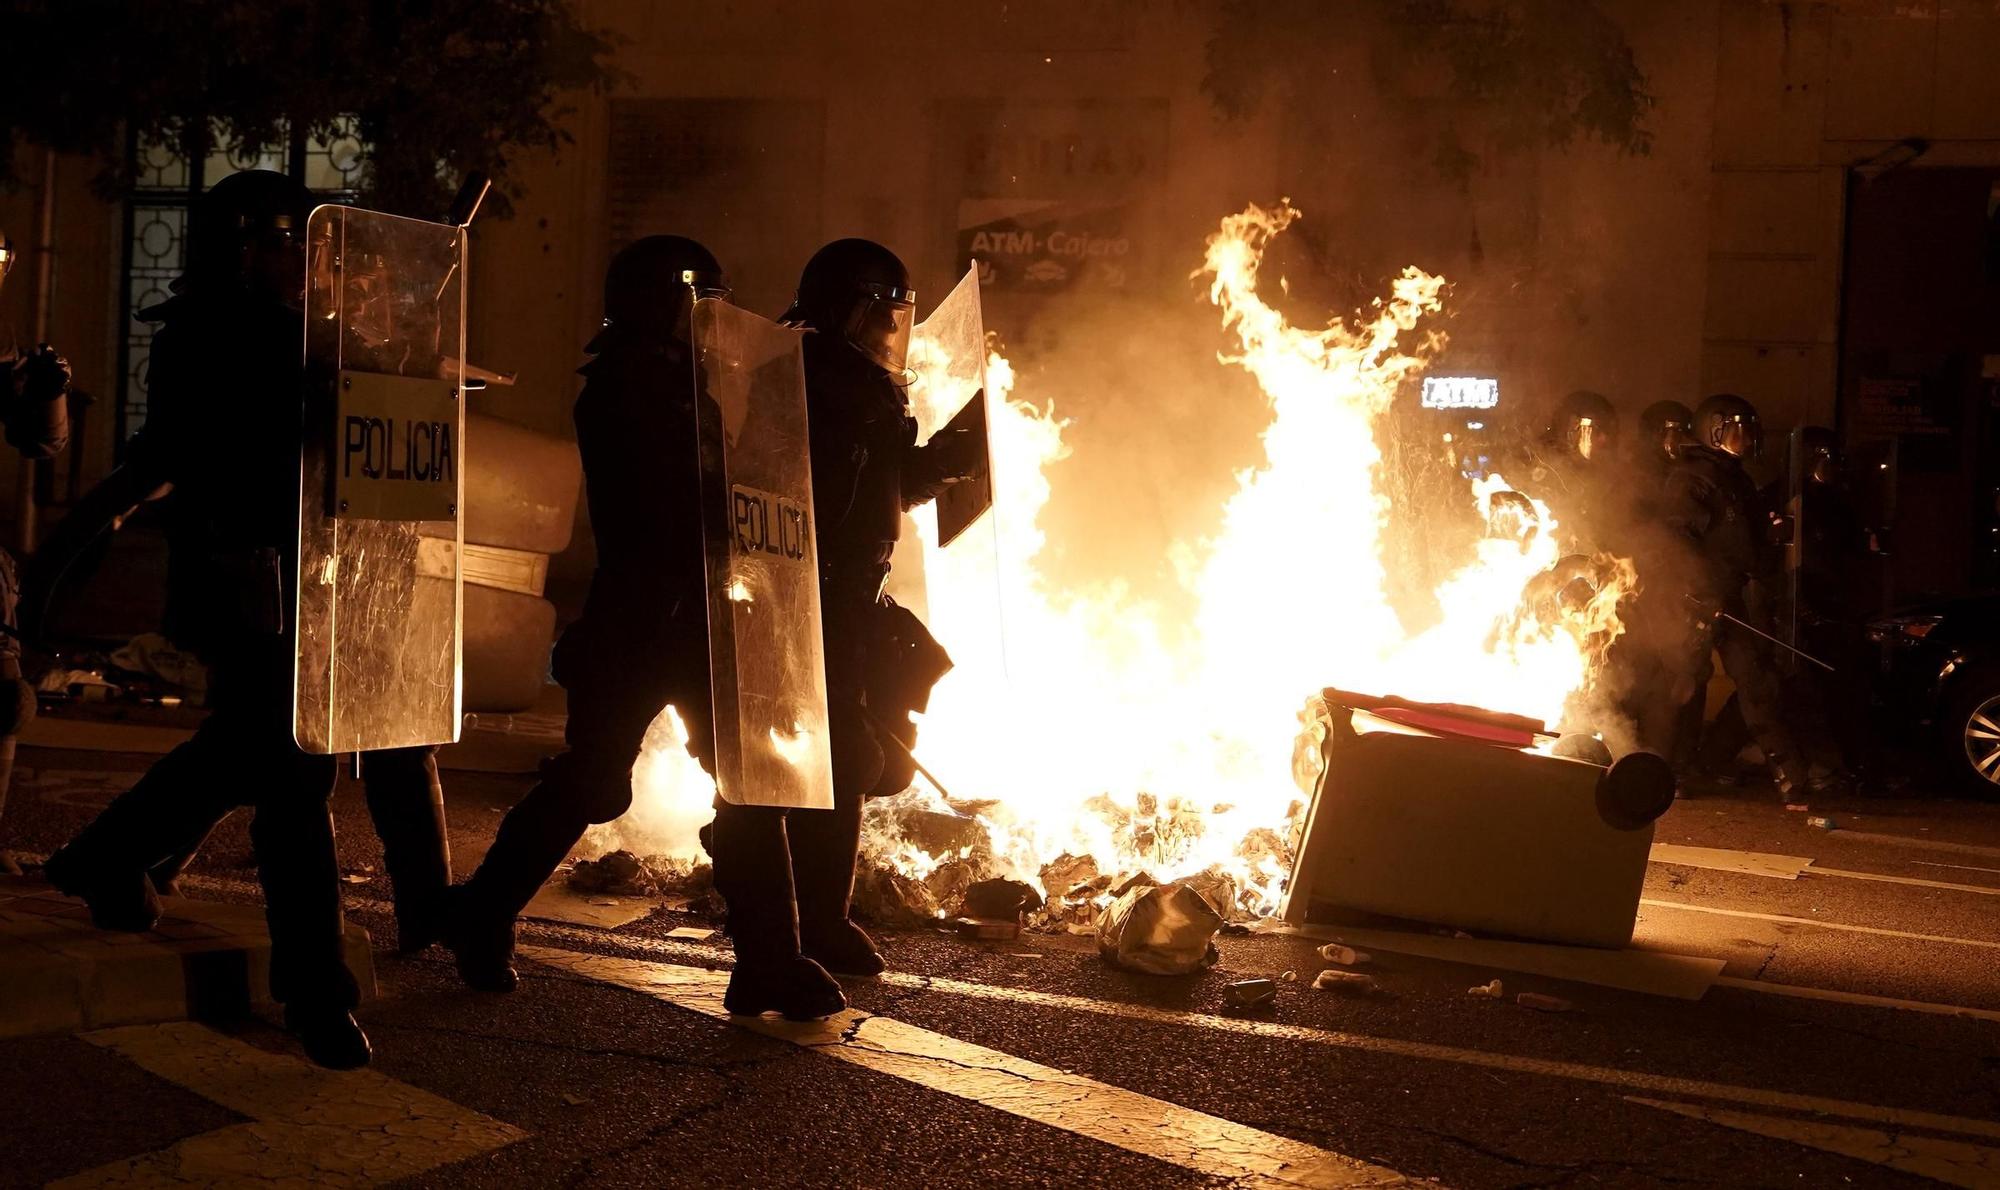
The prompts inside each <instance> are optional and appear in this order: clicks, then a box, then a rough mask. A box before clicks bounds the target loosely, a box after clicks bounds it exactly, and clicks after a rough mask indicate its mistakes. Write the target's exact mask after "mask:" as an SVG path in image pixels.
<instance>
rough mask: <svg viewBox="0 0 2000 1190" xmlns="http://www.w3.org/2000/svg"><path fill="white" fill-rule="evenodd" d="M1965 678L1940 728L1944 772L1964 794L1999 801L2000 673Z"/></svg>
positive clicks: (1947, 706)
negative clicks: (1947, 773) (1967, 679)
mask: <svg viewBox="0 0 2000 1190" xmlns="http://www.w3.org/2000/svg"><path fill="white" fill-rule="evenodd" d="M1967 677H1968V678H1969V679H1971V680H1969V681H1965V682H1963V683H1962V685H1961V688H1960V689H1959V690H1958V691H1956V692H1955V693H1954V694H1953V695H1952V696H1951V698H1950V700H1949V701H1948V702H1947V704H1946V707H1945V713H1944V718H1943V721H1942V722H1941V723H1940V724H1939V728H1940V731H1941V733H1942V735H1943V739H1941V740H1940V741H1939V743H1940V745H1941V746H1942V748H1941V750H1942V753H1943V760H1944V762H1945V768H1946V770H1947V771H1948V772H1950V773H1951V774H1952V777H1953V779H1954V780H1955V781H1956V782H1957V784H1958V785H1959V787H1960V788H1962V789H1964V790H1965V791H1966V792H1967V793H1970V794H1972V795H1973V796H1975V797H1983V798H1992V799H1996V800H2000V673H1991V672H1986V673H1979V674H1969V675H1967Z"/></svg>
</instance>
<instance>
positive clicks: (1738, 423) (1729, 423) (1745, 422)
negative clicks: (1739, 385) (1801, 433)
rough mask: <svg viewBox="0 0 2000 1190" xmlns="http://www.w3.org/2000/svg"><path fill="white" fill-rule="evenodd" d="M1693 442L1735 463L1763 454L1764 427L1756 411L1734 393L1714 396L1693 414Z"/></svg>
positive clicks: (1753, 406)
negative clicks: (1733, 458) (1724, 455)
mask: <svg viewBox="0 0 2000 1190" xmlns="http://www.w3.org/2000/svg"><path fill="white" fill-rule="evenodd" d="M1694 436H1695V441H1696V442H1698V443H1700V444H1701V445H1703V446H1706V447H1709V448H1711V449H1714V450H1719V451H1722V452H1724V453H1726V454H1732V455H1735V456H1736V457H1737V458H1739V459H1754V458H1757V457H1758V456H1759V455H1761V454H1763V453H1764V424H1763V423H1762V422H1761V421H1759V420H1758V418H1757V407H1756V406H1755V405H1752V404H1751V403H1750V402H1748V401H1746V400H1744V399H1743V398H1742V397H1739V396H1737V395H1736V394H1735V393H1716V394H1715V395H1714V396H1712V397H1710V398H1708V399H1707V400H1705V401H1703V402H1702V403H1701V405H1700V406H1699V407H1698V408H1696V409H1695V411H1694Z"/></svg>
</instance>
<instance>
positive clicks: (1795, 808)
mask: <svg viewBox="0 0 2000 1190" xmlns="http://www.w3.org/2000/svg"><path fill="white" fill-rule="evenodd" d="M1785 809H1787V810H1790V811H1791V812H1792V813H1794V814H1803V813H1805V812H1806V811H1807V810H1810V809H1812V807H1811V806H1808V805H1807V804H1805V803H1804V802H1786V803H1785Z"/></svg>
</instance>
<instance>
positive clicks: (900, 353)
mask: <svg viewBox="0 0 2000 1190" xmlns="http://www.w3.org/2000/svg"><path fill="white" fill-rule="evenodd" d="M916 321H917V296H916V293H915V292H914V291H912V290H908V289H903V288H901V287H899V286H893V285H884V286H879V287H875V286H871V287H870V288H869V291H868V292H867V293H865V294H864V296H863V297H862V298H861V300H860V301H858V302H856V303H855V305H854V311H853V313H851V314H849V315H848V318H847V326H846V328H845V329H844V331H843V333H842V337H844V338H845V339H846V340H847V341H848V343H849V344H851V345H852V346H853V347H854V349H855V350H856V351H859V352H860V353H861V354H863V355H865V356H867V357H868V358H869V359H871V360H874V361H875V362H876V363H877V364H879V365H881V366H882V367H883V368H885V369H887V370H888V371H891V372H901V371H903V370H904V368H905V366H906V365H907V363H908V361H909V356H910V330H911V328H912V327H914V326H915V325H916Z"/></svg>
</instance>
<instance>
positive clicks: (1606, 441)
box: [1570, 417, 1611, 460]
mask: <svg viewBox="0 0 2000 1190" xmlns="http://www.w3.org/2000/svg"><path fill="white" fill-rule="evenodd" d="M1610 430H1611V428H1610V427H1609V426H1606V425H1603V424H1601V423H1600V422H1598V421H1597V419H1595V418H1590V417H1579V418H1577V419H1576V426H1575V428H1574V429H1572V430H1571V431H1570V445H1572V446H1574V447H1575V448H1576V454H1577V457H1578V458H1580V459H1591V460H1595V459H1600V458H1603V457H1604V456H1605V455H1606V454H1608V453H1610V450H1611V432H1610Z"/></svg>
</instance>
